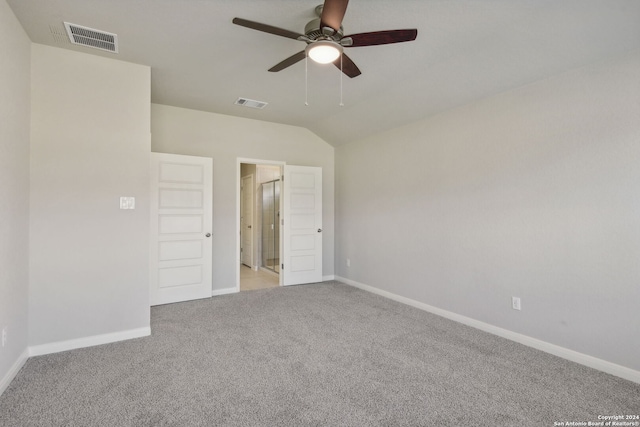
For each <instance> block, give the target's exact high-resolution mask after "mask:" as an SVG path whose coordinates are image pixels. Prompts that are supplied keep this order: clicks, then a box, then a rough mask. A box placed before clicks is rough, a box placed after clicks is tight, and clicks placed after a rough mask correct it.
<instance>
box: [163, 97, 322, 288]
mask: <svg viewBox="0 0 640 427" xmlns="http://www.w3.org/2000/svg"><path fill="white" fill-rule="evenodd" d="M151 133H152V151H155V152H162V153H173V154H186V155H192V156H202V157H211V158H212V159H213V289H214V290H219V289H229V288H233V287H235V286H236V276H237V274H238V268H239V266H238V265H237V263H236V259H237V255H236V240H237V238H238V237H237V235H236V221H237V218H238V213H237V212H236V209H237V207H236V206H237V202H238V200H237V197H238V194H237V185H238V176H239V173H240V172H239V170H238V164H237V160H238V158H249V159H257V160H270V161H284V162H286V163H287V164H290V165H300V166H319V167H322V170H323V182H322V185H323V230H324V231H323V274H324V275H325V276H327V275H333V274H334V272H333V258H334V255H333V247H334V244H333V228H334V213H333V206H334V202H333V200H334V193H333V189H334V182H333V175H334V149H333V147H332V146H330V145H329V144H327V143H326V142H325V141H323V140H322V139H320V138H319V137H317V136H316V135H314V134H313V133H311V132H310V131H308V130H307V129H303V128H298V127H294V126H286V125H280V124H275V123H268V122H262V121H258V120H250V119H243V118H238V117H231V116H225V115H221V114H214V113H206V112H202V111H195V110H187V109H184V108H176V107H169V106H165V105H158V104H152V106H151Z"/></svg>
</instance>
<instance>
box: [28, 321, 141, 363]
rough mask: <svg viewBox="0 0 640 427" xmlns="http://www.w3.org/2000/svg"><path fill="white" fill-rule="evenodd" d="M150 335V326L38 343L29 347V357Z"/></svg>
mask: <svg viewBox="0 0 640 427" xmlns="http://www.w3.org/2000/svg"><path fill="white" fill-rule="evenodd" d="M149 335H151V328H150V327H146V328H138V329H130V330H128V331H122V332H112V333H109V334H102V335H94V336H91V337H85V338H78V339H73V340H68V341H58V342H52V343H49V344H40V345H34V346H31V347H29V357H32V356H42V355H44V354H51V353H59V352H61V351H67V350H75V349H77V348H84V347H93V346H94V345H101V344H109V343H112V342H117V341H124V340H130V339H133V338H141V337H146V336H149Z"/></svg>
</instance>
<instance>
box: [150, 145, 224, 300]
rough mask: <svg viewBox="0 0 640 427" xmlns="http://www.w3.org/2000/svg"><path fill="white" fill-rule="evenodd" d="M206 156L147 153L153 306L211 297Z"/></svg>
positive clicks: (208, 164)
mask: <svg viewBox="0 0 640 427" xmlns="http://www.w3.org/2000/svg"><path fill="white" fill-rule="evenodd" d="M212 170H213V161H212V160H211V159H210V158H204V157H193V156H179V155H175V154H161V153H151V238H150V242H151V248H150V257H151V259H150V269H151V271H150V278H151V280H150V299H151V305H159V304H168V303H172V302H179V301H187V300H193V299H198V298H207V297H210V296H211V273H212V271H211V267H212V262H213V259H212V243H211V242H212V236H211V229H212V221H213V216H212V198H213V180H212Z"/></svg>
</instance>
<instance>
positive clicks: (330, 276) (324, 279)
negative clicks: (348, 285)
mask: <svg viewBox="0 0 640 427" xmlns="http://www.w3.org/2000/svg"><path fill="white" fill-rule="evenodd" d="M331 280H336V276H334V275H333V274H331V275H329V276H322V281H323V282H330V281H331Z"/></svg>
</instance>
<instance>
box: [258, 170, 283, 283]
mask: <svg viewBox="0 0 640 427" xmlns="http://www.w3.org/2000/svg"><path fill="white" fill-rule="evenodd" d="M262 266H263V267H265V268H268V269H269V270H272V271H275V272H279V271H280V180H275V181H270V182H265V183H263V184H262Z"/></svg>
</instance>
